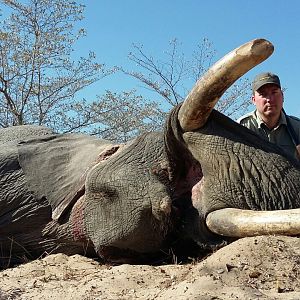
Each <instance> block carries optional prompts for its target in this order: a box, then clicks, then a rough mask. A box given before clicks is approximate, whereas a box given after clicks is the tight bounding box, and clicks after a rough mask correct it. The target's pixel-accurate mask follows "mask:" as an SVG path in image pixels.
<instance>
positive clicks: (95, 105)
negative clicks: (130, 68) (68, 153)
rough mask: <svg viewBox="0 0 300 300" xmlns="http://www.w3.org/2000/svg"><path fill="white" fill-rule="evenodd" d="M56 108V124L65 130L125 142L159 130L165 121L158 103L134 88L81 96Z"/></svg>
mask: <svg viewBox="0 0 300 300" xmlns="http://www.w3.org/2000/svg"><path fill="white" fill-rule="evenodd" d="M66 105H67V106H68V107H67V108H62V109H60V110H59V111H57V114H56V115H55V116H53V118H54V119H55V118H57V124H56V125H57V127H59V128H61V130H62V131H63V132H74V131H75V132H76V131H85V132H88V133H89V134H92V135H97V136H100V137H102V138H104V139H109V140H112V141H117V142H126V141H128V140H130V139H132V138H134V137H136V136H137V135H140V134H142V133H144V132H149V131H155V130H160V129H161V128H162V125H163V124H162V122H163V121H164V112H162V111H161V110H160V108H159V106H158V104H157V103H155V102H154V101H149V100H146V99H144V98H143V97H142V96H139V95H137V94H136V91H135V90H132V91H124V92H121V93H114V92H111V91H106V92H105V93H104V94H103V95H101V96H97V100H96V101H93V102H88V101H86V100H80V101H78V102H77V103H73V104H72V105H68V104H66Z"/></svg>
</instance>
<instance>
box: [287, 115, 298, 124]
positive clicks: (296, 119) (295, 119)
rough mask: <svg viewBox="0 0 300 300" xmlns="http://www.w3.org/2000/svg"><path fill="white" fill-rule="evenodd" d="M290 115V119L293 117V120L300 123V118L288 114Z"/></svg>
mask: <svg viewBox="0 0 300 300" xmlns="http://www.w3.org/2000/svg"><path fill="white" fill-rule="evenodd" d="M288 117H289V119H291V120H293V121H295V122H297V123H300V119H299V118H297V117H295V116H288Z"/></svg>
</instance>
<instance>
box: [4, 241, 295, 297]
mask: <svg viewBox="0 0 300 300" xmlns="http://www.w3.org/2000/svg"><path fill="white" fill-rule="evenodd" d="M3 299H63V300H68V299H70V300H71V299H72V300H76V299H80V300H82V299H83V300H92V299H99V300H100V299H101V300H102V299H176V300H177V299H210V300H213V299H214V300H216V299H243V300H244V299H285V300H286V299H288V300H291V299H295V300H296V299H297V300H299V299H300V239H299V238H295V237H285V236H279V237H274V236H259V237H253V238H244V239H240V240H237V241H235V242H233V243H231V244H230V245H228V246H226V247H223V248H221V249H219V250H218V251H216V252H215V253H213V254H212V255H210V256H209V257H207V258H206V259H204V260H202V261H201V262H193V263H189V264H182V265H181V264H174V265H161V266H149V265H129V264H122V265H119V266H107V265H101V264H99V263H98V262H96V261H94V260H92V259H88V258H85V257H83V256H79V255H75V256H70V257H68V256H66V255H63V254H54V255H49V256H47V257H46V258H43V259H39V260H35V261H33V262H30V263H27V264H23V265H20V266H18V267H15V268H11V269H6V270H4V271H2V272H0V300H3Z"/></svg>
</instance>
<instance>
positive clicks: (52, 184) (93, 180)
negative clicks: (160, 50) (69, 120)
mask: <svg viewBox="0 0 300 300" xmlns="http://www.w3.org/2000/svg"><path fill="white" fill-rule="evenodd" d="M272 51H273V46H272V44H271V43H269V42H268V41H266V40H262V39H258V40H254V41H251V42H249V43H247V44H245V45H242V46H241V47H239V48H237V49H235V50H233V51H232V52H230V53H229V54H228V55H226V56H225V57H224V58H223V59H221V60H220V61H219V62H217V63H216V64H215V65H214V66H213V67H212V68H211V69H210V70H209V71H208V72H207V73H206V74H205V75H204V76H203V77H202V78H201V79H200V80H199V81H198V82H197V84H196V86H195V87H194V89H193V90H192V91H191V93H190V94H189V95H188V97H187V98H186V100H185V101H184V103H183V104H182V105H179V106H178V107H176V108H175V109H174V110H173V111H172V112H171V113H170V116H169V119H168V120H167V122H166V126H165V130H164V133H149V134H145V135H142V136H140V137H138V138H136V139H135V140H133V141H131V142H129V143H127V144H126V145H113V144H111V143H109V142H108V141H103V140H99V139H97V138H95V137H91V136H87V135H82V134H68V135H60V134H53V133H52V132H50V131H48V130H47V129H44V128H35V127H32V126H24V127H15V128H7V129H2V130H1V131H0V136H1V149H0V172H1V174H0V180H1V191H0V249H1V257H3V259H4V258H8V259H9V258H11V257H19V258H22V257H24V256H26V257H30V258H31V257H37V256H39V255H41V254H43V253H54V252H64V253H67V254H74V253H79V254H88V253H90V252H91V251H96V252H97V254H98V255H99V256H101V257H104V258H109V257H111V256H115V257H119V258H121V259H122V258H124V257H126V256H130V255H133V256H135V255H136V254H147V253H154V252H156V251H159V250H160V249H161V248H162V247H164V246H166V244H165V243H166V241H167V240H168V237H169V236H170V235H171V236H172V234H173V233H174V232H185V233H186V234H187V235H188V236H189V237H191V238H192V239H193V240H194V241H196V242H197V243H198V244H199V245H203V246H204V247H210V246H214V245H218V244H221V243H222V242H223V241H224V240H226V236H235V237H240V236H244V235H255V234H270V233H283V234H299V229H300V228H299V227H300V226H299V224H297V219H299V217H298V214H299V212H298V209H297V208H299V207H300V180H299V179H300V166H299V163H298V162H296V161H294V160H293V158H290V157H287V156H286V154H285V153H283V151H282V150H281V149H279V148H277V147H276V146H275V145H273V144H269V143H266V142H262V140H261V139H260V137H258V136H257V135H256V134H254V133H253V132H251V131H250V130H248V129H247V128H245V127H242V126H240V125H239V124H237V123H235V122H234V121H232V120H230V119H229V118H228V117H226V116H224V115H222V114H221V113H219V112H217V111H215V110H214V109H213V108H214V105H215V103H216V102H217V101H218V99H219V98H220V97H221V96H222V94H223V93H224V92H225V91H226V89H228V87H229V86H230V85H231V84H232V83H233V82H234V81H235V80H237V79H238V78H239V77H240V76H242V75H243V74H244V73H246V72H247V71H248V70H250V69H251V68H253V67H254V66H255V65H257V64H259V63H260V62H262V61H263V60H264V59H266V58H267V57H268V56H269V55H271V53H272ZM232 209H238V210H233V211H232ZM288 209H293V210H288ZM270 210H273V212H265V211H270ZM277 210H280V214H278V211H277ZM282 210H287V211H285V212H284V213H283V211H282ZM254 211H256V212H254ZM263 211H264V212H263ZM259 213H262V215H261V214H259ZM295 213H297V217H294V216H295ZM257 214H258V215H257ZM278 216H279V219H278ZM282 216H283V217H282ZM241 218H242V221H240V220H241ZM280 218H281V219H280ZM293 218H294V219H295V220H296V222H295V223H293V224H291V222H290V220H291V219H293ZM245 222H247V223H245ZM245 224H246V225H245ZM286 224H288V225H287V226H286ZM179 227H180V229H178V228H179Z"/></svg>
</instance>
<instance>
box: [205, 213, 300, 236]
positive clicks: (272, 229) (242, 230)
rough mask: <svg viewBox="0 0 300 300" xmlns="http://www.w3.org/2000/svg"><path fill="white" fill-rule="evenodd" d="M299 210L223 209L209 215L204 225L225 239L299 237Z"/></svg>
mask: <svg viewBox="0 0 300 300" xmlns="http://www.w3.org/2000/svg"><path fill="white" fill-rule="evenodd" d="M299 215H300V208H296V209H287V210H274V211H252V210H243V209H238V208H223V209H219V210H216V211H213V212H211V213H209V214H208V215H207V217H206V225H207V227H208V228H209V230H210V231H212V232H214V233H216V234H218V235H222V236H227V237H246V236H256V235H290V236H294V235H299V234H300V218H299Z"/></svg>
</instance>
